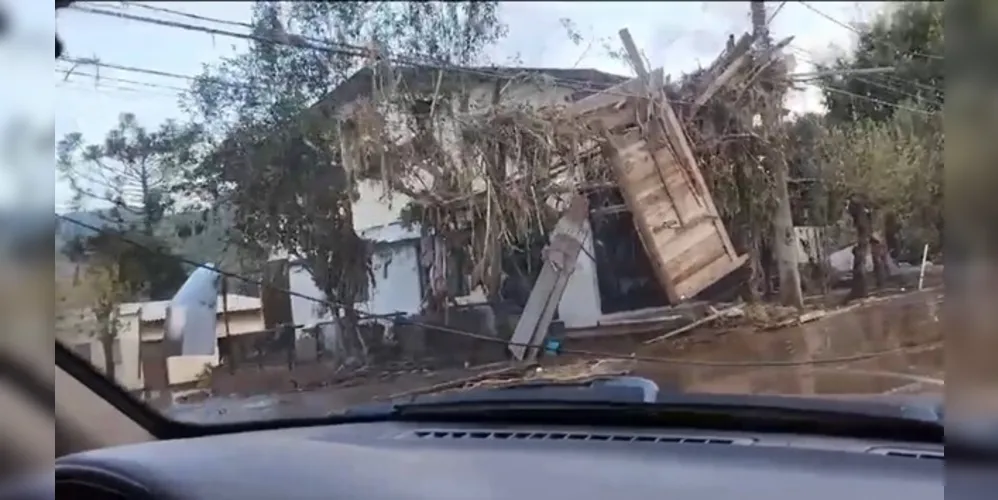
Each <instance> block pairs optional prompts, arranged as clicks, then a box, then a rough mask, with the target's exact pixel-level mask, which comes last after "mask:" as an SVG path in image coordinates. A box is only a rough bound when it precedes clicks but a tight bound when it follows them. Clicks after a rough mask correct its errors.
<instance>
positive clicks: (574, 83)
mask: <svg viewBox="0 0 998 500" xmlns="http://www.w3.org/2000/svg"><path fill="white" fill-rule="evenodd" d="M71 8H72V9H74V10H78V11H80V12H85V13H89V14H95V15H103V16H111V17H117V18H121V19H127V20H132V21H138V22H144V23H150V24H155V25H161V26H166V27H171V28H176V29H183V30H188V31H198V32H204V33H208V34H214V35H222V36H229V37H234V38H239V39H245V40H251V41H255V42H259V43H267V44H272V45H281V46H287V47H291V48H297V49H308V50H316V51H320V52H324V53H327V54H332V55H343V56H348V57H372V56H373V55H374V54H372V52H371V51H370V50H369V49H366V48H363V47H358V46H354V45H350V44H344V43H337V44H336V46H330V47H324V46H319V45H316V43H319V42H315V41H313V40H312V39H306V38H304V37H301V36H299V35H293V36H292V35H287V36H285V38H287V40H280V39H276V38H273V37H264V36H260V35H255V34H243V33H236V32H232V31H226V30H219V29H214V28H208V27H204V26H196V25H191V24H185V23H179V22H175V21H167V20H163V19H156V18H151V17H145V16H136V15H132V14H125V13H122V12H112V11H105V10H101V9H94V8H91V7H80V6H73V7H71ZM158 9H161V8H158ZM199 17H204V16H199ZM204 19H206V20H211V21H212V22H224V20H220V19H214V18H206V17H205V18H204ZM292 38H293V39H295V40H297V41H296V42H294V43H292V42H291V41H290V39H292ZM306 40H308V41H306ZM422 58H423V59H428V58H426V57H425V56H422ZM417 59H418V58H417ZM417 59H412V58H391V57H390V58H388V60H390V61H392V62H394V63H399V64H403V65H410V66H417V67H423V68H426V69H437V70H448V71H454V72H463V73H466V74H470V75H476V76H481V77H485V78H490V79H494V78H509V77H510V75H509V74H508V72H499V71H489V70H486V69H480V68H467V67H462V66H457V65H453V64H439V63H425V62H419V61H418V60H417ZM67 60H70V61H72V62H77V63H81V64H82V63H90V64H98V63H99V61H97V60H96V59H89V60H85V59H75V60H74V59H67ZM105 66H107V67H113V66H111V65H109V64H105ZM118 69H124V68H121V67H118ZM146 72H148V73H150V74H158V75H159V76H168V77H173V78H183V79H187V80H195V79H196V77H192V76H189V75H177V74H168V73H165V72H156V73H152V72H151V71H146ZM550 80H552V81H553V82H555V83H557V84H559V85H561V86H564V87H568V88H571V89H572V90H577V91H586V92H604V93H607V94H609V95H614V96H618V97H637V98H641V97H647V96H646V95H643V94H642V95H638V94H636V93H625V92H620V91H617V90H613V89H607V88H605V87H603V86H594V85H593V84H592V82H589V81H586V80H577V79H572V78H564V77H551V78H550ZM216 81H219V80H216ZM219 82H220V81H219ZM249 88H253V87H249ZM676 102H684V103H688V102H686V101H676Z"/></svg>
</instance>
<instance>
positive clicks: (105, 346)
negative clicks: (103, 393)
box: [100, 334, 117, 380]
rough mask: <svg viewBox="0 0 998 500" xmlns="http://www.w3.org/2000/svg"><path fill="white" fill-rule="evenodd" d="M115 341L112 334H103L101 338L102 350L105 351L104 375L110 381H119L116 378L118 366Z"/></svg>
mask: <svg viewBox="0 0 998 500" xmlns="http://www.w3.org/2000/svg"><path fill="white" fill-rule="evenodd" d="M114 341H115V338H114V336H113V335H110V334H102V335H101V338H100V345H101V349H102V350H103V351H104V375H106V376H107V378H108V380H117V379H116V378H115V376H116V375H117V373H116V368H117V367H116V366H115V364H114Z"/></svg>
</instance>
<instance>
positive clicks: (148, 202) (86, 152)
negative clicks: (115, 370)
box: [56, 113, 201, 300]
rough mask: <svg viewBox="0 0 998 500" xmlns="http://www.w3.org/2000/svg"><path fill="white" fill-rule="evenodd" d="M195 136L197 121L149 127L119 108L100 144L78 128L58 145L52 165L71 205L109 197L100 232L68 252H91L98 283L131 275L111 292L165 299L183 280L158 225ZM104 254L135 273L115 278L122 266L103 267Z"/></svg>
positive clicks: (171, 201) (83, 256) (84, 254)
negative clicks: (65, 183) (121, 261)
mask: <svg viewBox="0 0 998 500" xmlns="http://www.w3.org/2000/svg"><path fill="white" fill-rule="evenodd" d="M200 137H201V131H200V129H199V128H198V127H196V126H189V125H188V126H181V125H178V124H177V123H176V122H173V121H167V122H165V123H164V124H163V125H161V126H160V128H159V129H158V130H157V131H155V132H147V131H146V129H145V128H143V127H142V126H141V125H139V123H138V121H137V120H136V118H135V116H134V115H132V114H130V113H123V114H121V115H120V117H119V121H118V126H117V127H116V128H114V129H112V130H110V131H108V133H107V134H106V136H105V138H104V141H103V142H102V143H98V144H85V143H84V140H83V136H82V134H80V133H78V132H74V133H71V134H67V135H66V136H65V137H63V139H62V140H60V141H59V143H58V144H57V146H56V154H57V159H56V165H57V167H58V171H59V173H61V174H62V176H63V178H65V179H66V180H67V181H69V184H70V187H71V188H72V190H73V192H74V203H75V204H76V205H77V206H79V205H81V204H82V202H83V200H84V199H87V198H89V199H91V200H97V201H104V202H108V203H111V208H110V209H108V210H103V211H100V212H99V213H100V214H101V218H102V219H104V220H103V221H102V223H101V225H104V226H105V228H104V229H105V230H104V231H101V232H98V233H96V234H93V233H92V232H87V233H86V235H85V236H84V237H81V238H78V239H77V240H76V241H71V242H70V246H73V247H74V248H69V249H66V251H67V252H69V253H70V254H72V255H73V258H74V259H76V260H77V261H80V260H81V259H88V258H90V257H91V256H93V257H94V258H96V259H97V261H96V265H98V266H99V268H98V269H96V270H94V271H93V272H95V273H98V275H99V277H100V278H99V281H102V282H107V283H112V282H113V283H117V282H119V281H121V282H124V281H128V282H129V286H128V287H125V288H124V289H121V290H119V289H117V288H115V289H114V290H113V291H114V295H115V296H116V297H117V294H119V293H120V294H124V295H123V296H124V297H126V298H129V299H137V298H140V297H142V298H148V299H153V300H161V299H168V298H170V297H171V296H172V295H173V293H174V292H176V290H177V288H179V286H180V284H182V283H183V280H184V277H185V273H184V270H183V267H182V265H181V264H180V262H179V261H178V260H177V259H176V258H175V257H174V256H173V255H172V252H171V251H170V250H169V248H168V247H167V245H166V244H165V242H164V241H163V239H162V238H161V237H160V235H159V234H157V227H158V226H159V224H160V223H161V222H162V221H163V219H164V217H165V216H166V215H167V214H169V213H170V212H171V211H172V209H173V206H174V197H173V193H172V190H173V188H174V186H175V184H176V182H177V181H178V179H179V175H180V174H181V173H182V171H183V169H184V168H186V167H187V166H188V165H190V164H191V163H192V162H193V161H194V158H195V152H196V148H197V146H198V144H199V142H198V141H199V140H200ZM112 238H116V239H117V240H119V241H118V242H117V243H115V244H114V251H113V252H111V251H110V250H109V248H110V247H109V246H108V245H109V244H110V243H109V242H108V241H109V239H112ZM109 252H110V253H109ZM109 255H110V256H113V259H112V260H114V259H126V260H128V261H129V262H130V263H132V266H131V267H130V268H129V269H128V271H129V272H131V273H132V274H128V275H124V276H118V275H116V274H115V273H118V272H119V271H121V270H120V269H117V270H109V269H108V268H106V265H105V266H104V268H100V265H103V264H101V259H107V258H112V257H108V256H109ZM88 267H89V265H88ZM87 272H89V271H87ZM111 275H115V277H114V280H111V278H109V276H111ZM95 279H96V278H95ZM139 279H141V280H142V281H137V280H139ZM102 286H103V285H102ZM107 287H112V285H107ZM105 288H106V287H105ZM112 288H113V287H112ZM107 293H110V292H107Z"/></svg>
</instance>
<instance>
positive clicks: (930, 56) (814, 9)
mask: <svg viewBox="0 0 998 500" xmlns="http://www.w3.org/2000/svg"><path fill="white" fill-rule="evenodd" d="M797 3H799V4H801V5H803V6H804V7H805V8H807V9H808V10H810V11H811V12H814V13H815V14H818V15H819V16H821V17H823V18H825V19H827V20H829V21H831V22H833V23H835V24H837V25H839V26H841V27H843V28H845V29H847V30H849V31H852V32H853V33H856V34H857V35H863V34H864V33H863V32H862V31H860V30H859V29H857V28H856V27H855V26H852V25H850V24H848V23H845V22H842V21H840V20H838V19H836V18H835V17H833V16H831V15H830V14H827V13H825V12H824V11H822V10H820V9H818V8H817V7H814V6H813V5H811V4H810V3H808V2H805V1H802V0H798V2H797ZM894 48H895V49H897V47H894ZM903 52H907V53H910V54H912V55H914V56H917V57H923V58H926V59H935V60H939V61H942V60H944V58H943V56H940V55H936V54H922V53H920V52H910V51H903Z"/></svg>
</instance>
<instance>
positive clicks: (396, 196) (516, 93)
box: [341, 81, 576, 231]
mask: <svg viewBox="0 0 998 500" xmlns="http://www.w3.org/2000/svg"><path fill="white" fill-rule="evenodd" d="M494 90H495V85H494V84H492V83H487V84H480V85H478V86H477V87H475V88H472V89H471V92H470V95H469V99H468V112H469V113H476V112H482V111H485V110H487V109H488V108H489V107H490V106H491V104H492V95H493V92H494ZM574 92H576V90H574V89H568V88H564V87H557V86H553V85H548V84H545V83H544V82H543V81H537V82H522V83H517V84H511V85H510V86H508V87H506V89H505V90H504V91H503V94H502V97H501V99H502V102H505V103H516V104H518V105H521V106H530V107H536V108H541V107H549V106H556V105H563V104H567V103H568V102H569V98H570V96H571V95H572V94H573V93H574ZM353 109H354V107H353V106H344V107H342V109H341V113H342V115H341V116H346V115H349V113H350V112H351V111H352V110H353ZM455 111H456V110H455ZM385 114H386V120H387V121H388V122H389V123H394V124H398V130H399V131H400V132H399V133H398V135H399V137H398V138H399V140H407V139H409V138H410V137H409V136H410V135H411V134H409V130H408V128H407V127H406V126H404V125H402V124H403V123H404V120H403V117H402V116H401V115H400V112H398V111H391V110H390V111H387V112H385ZM438 133H439V134H441V136H442V137H441V142H442V144H443V147H444V148H445V149H447V150H449V151H450V154H451V156H452V157H453V158H454V160H457V159H458V157H457V154H458V148H457V143H458V141H457V137H458V135H457V128H456V126H455V124H454V123H453V122H444V123H443V124H441V125H440V126H439V127H438ZM358 192H359V197H358V199H357V201H355V202H354V205H353V221H354V229H356V230H358V231H362V230H365V229H368V228H371V227H375V226H382V225H385V224H390V223H392V222H395V221H397V220H398V219H399V216H400V213H401V210H402V208H404V207H405V205H406V204H407V203H408V202H409V201H410V199H409V198H408V197H407V196H405V195H403V194H400V193H392V194H391V196H388V195H387V194H386V191H385V188H384V184H383V183H381V182H375V181H362V182H360V183H359V185H358Z"/></svg>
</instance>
